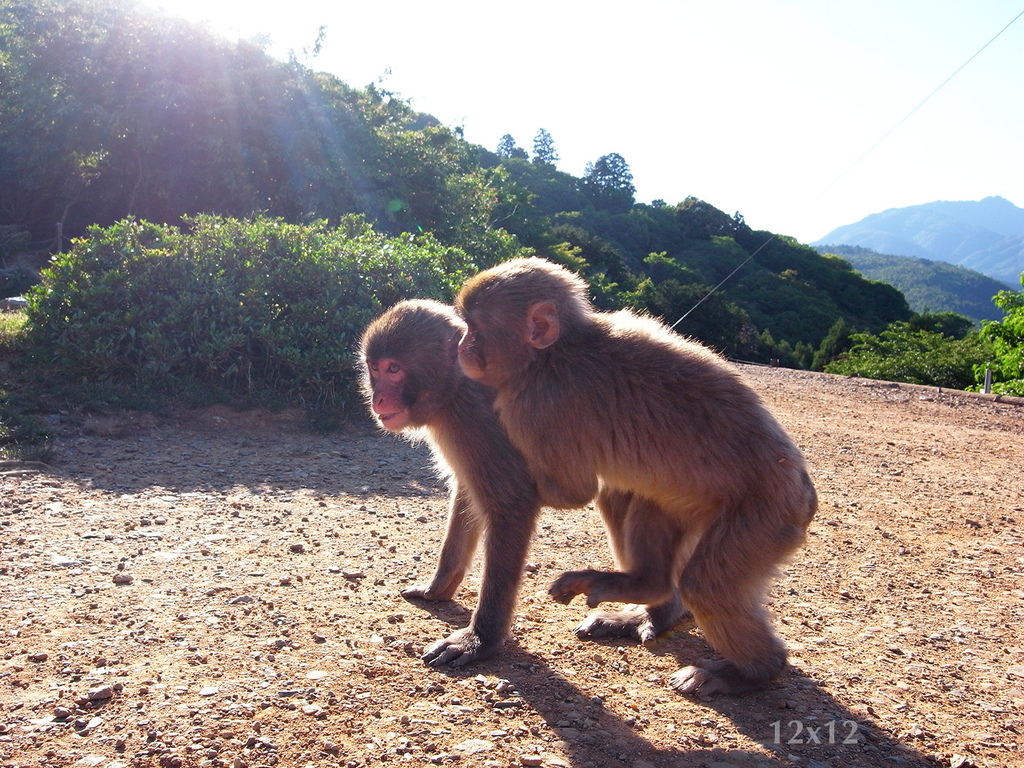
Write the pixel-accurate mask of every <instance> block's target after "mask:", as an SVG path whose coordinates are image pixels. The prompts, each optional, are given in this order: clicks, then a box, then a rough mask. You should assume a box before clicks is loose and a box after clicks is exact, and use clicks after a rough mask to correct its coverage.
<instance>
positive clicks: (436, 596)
mask: <svg viewBox="0 0 1024 768" xmlns="http://www.w3.org/2000/svg"><path fill="white" fill-rule="evenodd" d="M458 589H459V582H456V583H455V584H454V585H447V586H446V587H445V588H444V589H440V588H438V587H435V586H434V585H433V584H432V583H431V584H411V585H409V586H408V587H405V588H403V589H402V590H400V592H401V595H402V597H404V598H405V599H406V600H430V601H432V602H441V601H443V600H451V599H452V598H453V597H454V596H455V593H456V592H457V591H458Z"/></svg>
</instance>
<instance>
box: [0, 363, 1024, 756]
mask: <svg viewBox="0 0 1024 768" xmlns="http://www.w3.org/2000/svg"><path fill="white" fill-rule="evenodd" d="M744 370H745V372H746V373H747V374H748V376H749V378H750V379H751V381H752V383H753V384H754V386H755V387H756V388H757V389H758V391H759V392H761V394H762V395H763V397H764V398H765V400H766V401H767V402H768V404H769V405H770V407H771V408H772V409H773V410H774V412H775V413H776V414H777V415H778V416H779V418H780V419H781V421H782V422H783V423H784V424H785V425H786V426H787V428H788V429H789V430H790V431H791V432H792V434H793V435H794V436H795V438H796V440H797V442H798V443H799V445H800V446H801V448H802V449H803V450H804V452H805V454H806V456H807V458H808V461H809V462H810V465H811V468H812V472H813V476H814V479H815V482H816V485H817V488H818V492H819V494H820V499H821V508H820V512H819V514H818V517H817V519H816V520H815V522H814V523H813V525H812V527H811V531H810V537H809V541H808V544H807V546H806V548H805V549H804V550H802V551H801V552H800V553H799V554H798V555H797V557H796V558H795V559H794V561H793V562H792V563H791V564H790V565H789V566H788V567H787V568H786V569H785V571H784V572H783V574H782V575H781V577H780V579H779V581H778V582H777V584H776V586H775V588H774V589H773V590H772V592H771V595H770V603H771V608H772V611H773V613H774V615H775V617H776V624H777V626H778V629H779V631H780V633H781V635H782V636H783V638H784V639H785V640H786V642H787V643H788V644H789V647H790V649H791V652H792V655H791V662H792V665H791V669H789V670H788V671H787V672H786V673H785V674H784V675H783V676H782V677H781V678H780V679H779V680H777V681H776V682H775V683H774V684H773V685H772V686H771V687H770V688H768V689H767V690H765V691H763V692H760V693H756V694H752V695H748V696H745V697H740V698H731V697H725V696H716V697H712V698H708V699H706V700H701V699H699V698H698V699H693V698H686V697H683V696H680V695H678V694H676V693H674V692H673V691H672V690H670V689H669V688H668V687H667V685H666V681H667V679H668V677H669V676H670V675H671V674H672V672H674V671H675V670H676V669H677V668H678V667H679V666H680V665H683V664H687V663H689V662H691V661H693V660H695V659H700V658H703V657H707V656H708V655H709V651H708V648H707V646H706V644H705V643H704V641H703V640H702V638H701V636H700V632H699V629H697V630H690V631H680V632H677V633H676V634H674V635H673V636H671V637H670V638H667V639H663V640H661V641H659V642H658V643H657V644H655V645H653V646H651V647H641V646H636V645H633V644H629V643H625V642H620V641H609V642H589V643H588V642H583V641H580V640H577V639H576V638H575V636H574V635H573V631H572V630H573V628H574V627H575V626H576V624H577V623H578V622H579V621H580V620H581V619H582V618H583V616H584V615H585V611H586V608H585V607H583V606H581V604H580V602H581V601H580V600H578V599H577V601H575V602H574V603H573V604H572V605H569V606H563V605H560V604H558V603H555V602H554V601H552V600H551V599H550V598H548V596H547V594H546V589H547V586H548V584H549V583H550V582H551V581H552V580H553V579H554V578H555V577H556V576H557V575H558V574H559V573H561V572H562V571H563V570H566V569H574V568H581V567H588V566H596V567H609V566H610V565H611V558H610V555H609V552H608V547H607V544H606V542H605V537H604V532H603V530H602V529H601V527H600V524H599V520H598V516H597V514H596V512H595V511H594V510H593V509H587V510H579V511H561V512H557V511H554V510H544V513H543V516H542V519H541V522H540V526H539V528H538V531H537V536H536V540H535V542H534V546H533V550H532V554H531V557H530V562H529V565H528V569H527V575H526V579H525V584H524V586H523V589H522V593H521V596H520V603H519V607H518V612H517V614H516V620H515V627H514V637H513V639H511V640H510V641H509V642H508V643H507V645H506V647H505V650H504V652H503V653H502V655H501V656H500V657H499V658H496V659H493V660H490V661H486V662H481V663H478V664H476V665H475V666H470V667H468V668H463V669H459V670H448V669H440V670H436V669H432V668H429V667H426V666H424V665H423V664H422V662H420V660H419V659H418V654H419V653H420V652H421V651H422V650H423V648H424V647H425V646H427V645H428V644H430V643H431V642H433V641H434V640H436V639H438V638H440V637H442V636H443V635H445V634H446V633H448V632H449V631H450V630H452V629H453V628H456V627H458V626H462V625H464V624H465V622H466V621H467V619H468V617H469V611H470V609H471V608H472V607H473V605H474V604H475V600H476V591H475V590H476V587H477V586H478V581H477V576H478V574H479V562H478V563H477V564H476V567H475V569H474V572H473V574H472V575H471V576H470V577H468V578H467V580H466V582H465V583H464V585H463V588H462V590H461V591H460V593H459V595H458V602H455V603H441V604H433V605H430V604H413V603H410V602H407V601H405V600H403V599H402V598H401V596H400V595H399V589H400V588H401V587H402V586H403V585H406V584H409V583H412V582H414V581H417V580H423V579H425V578H426V577H428V576H429V575H430V574H431V572H432V569H433V566H434V562H435V558H436V554H437V551H438V547H439V541H440V539H441V535H442V532H443V526H444V521H445V515H446V500H445V492H444V489H443V487H442V486H441V485H440V484H439V483H438V481H437V479H436V477H435V475H434V473H433V470H432V468H431V466H430V459H429V455H428V452H427V450H426V448H425V447H424V446H411V445H409V444H406V443H404V442H402V441H401V440H399V439H396V438H393V437H391V436H387V435H380V434H377V433H376V432H375V431H374V430H373V429H372V428H371V427H369V426H368V425H367V424H364V423H358V424H355V425H352V426H350V427H347V428H346V429H345V430H344V431H342V432H340V433H335V434H328V435H321V434H316V433H314V432H312V431H310V430H309V429H307V428H306V427H305V425H304V423H303V417H302V415H301V414H299V413H291V412H289V413H283V414H270V413H267V412H246V413H235V412H232V411H230V410H227V409H207V410H204V411H201V412H193V413H185V414H181V415H179V416H176V417H168V418H157V417H154V416H147V415H138V414H136V415H125V414H107V415H93V416H82V415H74V414H66V415H61V416H59V417H56V418H54V423H53V425H52V426H53V429H54V430H55V431H56V432H57V433H58V435H59V439H58V443H57V451H56V458H55V459H54V461H53V463H52V466H50V467H47V466H44V465H18V464H14V463H10V462H7V463H3V464H0V548H2V549H0V630H2V632H3V638H4V639H3V643H2V645H0V766H3V767H4V768H6V767H7V766H19V767H20V766H81V767H83V768H89V767H100V768H127V767H128V766H159V767H160V768H177V767H178V766H218V767H219V766H230V767H231V768H247V767H252V768H255V767H256V766H277V767H278V768H284V767H288V768H290V767H291V766H296V767H301V766H353V767H355V766H377V765H382V764H385V763H386V764H389V765H391V764H399V763H412V764H427V765H432V764H433V765H448V764H455V765H463V766H495V767H497V766H502V767H504V766H562V767H566V766H570V767H572V768H590V767H593V768H604V767H605V766H612V767H615V766H627V767H628V768H651V767H652V766H654V767H656V768H660V767H661V766H710V767H711V768H746V767H748V766H770V765H797V766H805V767H806V768H823V767H824V766H830V767H831V768H847V767H852V766H863V767H864V768H868V767H870V766H878V767H882V766H886V767H891V766H934V765H940V766H952V768H966V767H968V766H987V767H989V768H996V767H997V766H1024V757H1022V753H1024V579H1022V575H1021V574H1022V572H1024V546H1022V541H1024V539H1022V535H1021V520H1022V519H1024V469H1022V467H1024V405H1021V404H1020V402H1019V401H1018V402H1017V403H1007V402H994V401H993V400H992V399H991V398H989V399H985V398H983V397H980V396H969V395H965V394H963V393H955V392H939V391H937V390H934V389H925V388H921V387H912V386H907V385H900V386H897V385H894V384H885V383H881V382H870V381H862V380H855V379H844V378H839V377H835V376H828V375H823V374H811V373H806V372H798V371H787V370H780V369H767V368H745V369H744Z"/></svg>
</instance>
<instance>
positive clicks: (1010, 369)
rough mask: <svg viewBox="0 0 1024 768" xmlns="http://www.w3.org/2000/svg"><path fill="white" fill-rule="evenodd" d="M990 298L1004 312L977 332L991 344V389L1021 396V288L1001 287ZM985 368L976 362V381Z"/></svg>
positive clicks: (980, 379)
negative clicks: (1015, 289)
mask: <svg viewBox="0 0 1024 768" xmlns="http://www.w3.org/2000/svg"><path fill="white" fill-rule="evenodd" d="M1021 285H1024V277H1021ZM992 301H993V302H994V303H995V305H996V306H997V307H999V308H1000V309H1001V310H1003V312H1005V313H1006V315H1005V317H1003V319H1002V320H998V321H990V322H987V323H985V324H984V326H983V327H982V329H981V331H980V332H979V334H978V335H979V336H980V337H981V339H982V340H983V341H986V342H988V343H989V344H990V345H991V348H992V352H991V362H990V363H989V366H990V367H991V368H992V381H993V384H992V390H993V391H994V392H998V393H1002V394H1007V395H1021V396H1024V290H1022V291H1000V292H999V293H997V294H996V295H995V296H994V297H993V299H992ZM985 368H986V366H985V365H978V366H976V367H975V369H974V375H975V381H977V382H978V383H979V384H980V383H982V382H983V381H984V379H985Z"/></svg>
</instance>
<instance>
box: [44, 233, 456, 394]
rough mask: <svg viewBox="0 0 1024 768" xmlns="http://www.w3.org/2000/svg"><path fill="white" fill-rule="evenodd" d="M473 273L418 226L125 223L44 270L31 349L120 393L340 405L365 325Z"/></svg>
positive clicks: (440, 293) (450, 289)
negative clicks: (389, 233)
mask: <svg viewBox="0 0 1024 768" xmlns="http://www.w3.org/2000/svg"><path fill="white" fill-rule="evenodd" d="M471 272H472V265H471V264H470V262H469V259H468V257H467V256H466V255H465V254H464V253H463V252H462V251H460V250H458V249H455V248H449V247H444V246H442V245H440V244H439V243H438V242H437V241H436V240H435V239H434V238H433V237H432V236H431V235H429V234H427V235H417V236H415V237H414V236H411V235H402V236H399V237H395V238H389V237H385V236H383V235H380V234H378V233H376V232H374V231H373V229H372V228H371V227H370V226H369V225H368V224H366V223H365V222H364V221H363V220H362V219H361V218H358V217H351V218H347V219H345V220H343V221H342V223H341V226H339V227H337V228H328V227H327V226H326V224H325V223H323V222H318V223H314V224H305V225H299V224H287V223H284V222H283V221H282V220H279V219H272V218H265V217H259V218H254V219H249V220H236V219H227V218H221V217H217V216H197V217H195V218H190V219H185V220H184V226H183V227H181V228H178V227H171V226H163V225H156V224H151V223H148V222H145V221H137V220H134V219H128V220H125V221H122V222H120V223H118V224H115V225H113V226H111V227H108V228H100V227H93V228H91V229H90V230H89V236H88V237H87V238H84V239H82V240H80V241H77V242H76V243H75V245H74V247H73V249H72V250H71V251H70V252H68V253H65V254H61V255H60V256H58V257H57V258H56V259H55V260H54V261H53V263H52V264H51V266H50V268H49V269H47V270H45V271H44V273H43V279H42V283H41V284H40V285H39V286H37V287H36V288H34V289H33V290H32V291H31V292H30V294H29V307H28V323H29V336H30V344H31V348H32V349H33V350H34V351H35V353H36V354H37V355H39V356H41V362H44V363H46V364H48V365H49V366H51V367H52V368H53V369H55V370H56V371H57V372H59V373H63V374H65V375H66V376H67V377H69V378H74V379H77V380H79V381H82V382H99V383H106V384H109V385H111V386H114V387H115V388H119V389H124V388H126V387H127V388H128V389H130V390H135V391H137V392H156V393H169V392H174V391H177V392H179V393H181V392H183V391H194V392H205V393H207V394H208V395H210V396H217V395H218V394H222V395H223V396H225V397H232V398H237V397H239V396H244V397H256V398H279V397H287V398H294V397H300V398H303V399H307V398H312V399H315V400H316V401H317V402H325V401H327V400H333V399H337V398H341V399H342V400H344V399H346V398H347V396H348V395H350V394H351V393H352V392H353V391H354V383H355V372H354V369H353V366H352V353H353V351H354V345H355V343H356V341H357V340H358V337H359V335H360V333H361V332H362V329H363V328H364V327H365V326H366V324H367V323H368V322H369V321H370V320H371V319H372V318H373V317H374V316H375V315H377V314H378V313H379V312H380V311H381V310H382V309H384V308H386V307H387V306H389V305H391V304H393V303H394V302H396V301H398V300H400V299H403V298H410V297H432V298H437V299H440V300H445V301H448V300H450V299H451V297H452V296H453V295H454V292H455V290H456V289H457V288H458V286H459V285H461V284H462V282H463V281H464V280H465V278H466V277H467V276H468V275H469V274H470V273H471Z"/></svg>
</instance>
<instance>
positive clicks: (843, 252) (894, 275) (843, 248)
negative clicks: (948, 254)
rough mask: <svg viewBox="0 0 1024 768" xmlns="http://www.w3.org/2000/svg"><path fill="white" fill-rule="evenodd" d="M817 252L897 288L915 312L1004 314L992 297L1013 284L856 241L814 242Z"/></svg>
mask: <svg viewBox="0 0 1024 768" xmlns="http://www.w3.org/2000/svg"><path fill="white" fill-rule="evenodd" d="M815 248H817V250H818V252H819V253H834V254H836V255H837V256H842V257H843V258H844V259H846V260H847V261H848V262H850V264H852V265H853V268H854V269H856V270H857V271H858V272H860V273H861V274H862V275H863V276H864V277H866V278H868V279H869V280H881V281H882V282H883V283H888V284H889V285H892V286H895V287H896V288H898V289H899V290H900V291H901V292H902V293H903V295H904V296H906V297H907V303H908V304H910V308H911V309H913V310H914V311H915V312H956V313H957V314H960V315H964V316H966V317H969V318H971V319H972V320H974V321H975V322H979V321H981V320H1001V319H1002V317H1003V313H1002V311H1000V310H999V309H998V308H997V307H996V306H995V305H994V304H993V303H992V297H993V296H995V295H996V293H998V292H999V291H1005V290H1006V289H1008V288H1011V287H1012V286H1009V285H1007V284H1006V283H1003V282H1001V281H999V280H995V279H993V278H991V277H989V276H988V275H983V274H981V273H980V272H976V271H974V270H973V269H967V268H966V267H958V266H955V265H953V264H948V263H946V262H944V261H931V260H930V259H921V258H917V257H916V256H893V255H890V254H884V253H875V252H874V251H871V250H868V249H867V248H862V247H860V246H859V245H817V246H815Z"/></svg>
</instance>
